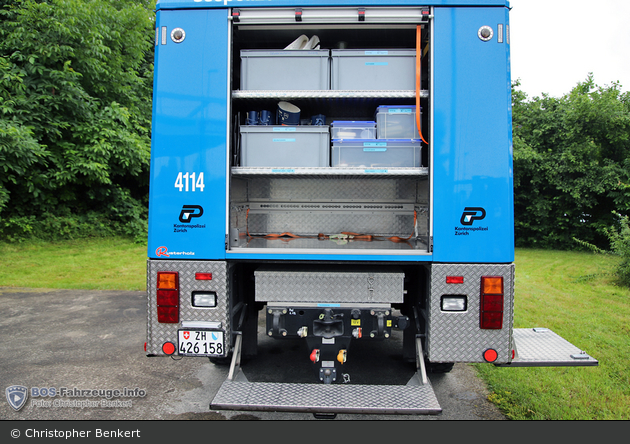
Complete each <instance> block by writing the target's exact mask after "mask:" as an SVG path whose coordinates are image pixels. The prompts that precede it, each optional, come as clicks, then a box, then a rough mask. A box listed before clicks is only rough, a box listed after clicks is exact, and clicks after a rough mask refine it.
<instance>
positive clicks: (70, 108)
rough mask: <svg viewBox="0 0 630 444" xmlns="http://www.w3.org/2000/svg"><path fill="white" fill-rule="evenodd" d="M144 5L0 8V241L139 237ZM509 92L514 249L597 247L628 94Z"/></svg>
mask: <svg viewBox="0 0 630 444" xmlns="http://www.w3.org/2000/svg"><path fill="white" fill-rule="evenodd" d="M154 4H155V3H154V0H143V1H138V0H135V1H134V0H47V1H45V0H13V1H11V0H0V239H4V240H20V239H25V238H31V237H36V238H37V237H39V238H44V239H58V238H71V237H81V236H99V235H111V234H119V235H120V234H122V235H130V236H134V237H137V238H138V239H143V238H144V237H145V235H146V225H147V204H148V202H147V201H148V172H149V155H150V139H151V93H152V77H153V48H154V41H153V39H154V38H155V31H154V11H153V8H154ZM519 86H520V84H519V82H518V81H516V82H514V84H513V89H512V98H513V100H512V113H513V142H514V143H513V153H514V188H515V220H516V225H515V232H516V239H515V240H516V245H517V246H522V247H536V248H553V249H578V248H584V246H592V247H594V248H599V249H604V250H609V249H610V248H612V247H614V245H615V237H614V236H615V233H617V234H619V233H621V232H623V227H624V223H625V226H626V227H627V223H628V220H627V216H628V214H630V95H629V94H628V93H624V92H622V87H621V85H619V84H618V83H612V84H611V85H606V86H600V85H597V84H596V83H595V81H594V78H593V76H592V75H589V76H588V77H587V78H586V80H585V81H584V82H581V83H579V84H578V85H577V86H575V87H574V88H573V89H572V90H571V91H570V92H568V93H567V94H565V95H563V96H562V97H551V96H549V95H545V94H543V95H542V96H541V97H534V98H529V97H527V95H526V94H525V93H524V92H522V91H521V90H519Z"/></svg>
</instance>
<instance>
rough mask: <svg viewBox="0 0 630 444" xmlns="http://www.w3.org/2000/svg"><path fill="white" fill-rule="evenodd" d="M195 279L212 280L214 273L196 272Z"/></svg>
mask: <svg viewBox="0 0 630 444" xmlns="http://www.w3.org/2000/svg"><path fill="white" fill-rule="evenodd" d="M195 279H197V280H198V281H211V280H212V273H195Z"/></svg>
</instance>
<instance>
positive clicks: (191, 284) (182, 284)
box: [147, 260, 232, 355]
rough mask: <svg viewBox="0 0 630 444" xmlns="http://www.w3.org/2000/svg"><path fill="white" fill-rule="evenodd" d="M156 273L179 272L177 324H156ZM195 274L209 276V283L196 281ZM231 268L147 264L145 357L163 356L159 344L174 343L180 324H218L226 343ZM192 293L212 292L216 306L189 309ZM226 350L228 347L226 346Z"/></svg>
mask: <svg viewBox="0 0 630 444" xmlns="http://www.w3.org/2000/svg"><path fill="white" fill-rule="evenodd" d="M158 271H176V272H178V273H179V288H180V291H179V293H180V298H179V306H180V312H179V319H180V322H179V323H177V324H161V323H159V322H158V321H157V301H156V292H157V283H156V280H157V273H158ZM195 273H212V280H210V281H198V280H196V279H195ZM231 273H232V266H231V265H229V264H228V263H227V262H223V261H219V262H214V261H180V260H178V261H174V260H148V261H147V276H148V283H147V354H151V355H164V353H163V352H162V344H164V342H167V341H170V342H173V343H174V344H177V330H178V329H179V328H181V325H182V321H212V322H221V325H222V327H223V328H222V329H223V330H224V331H225V332H226V336H225V337H226V341H228V340H229V338H231V325H230V316H229V307H230V305H229V303H230V301H229V295H230V291H231ZM193 291H214V292H216V294H217V306H216V307H214V308H196V307H193V306H192V292H193ZM226 349H227V350H226V351H229V350H230V344H229V343H226Z"/></svg>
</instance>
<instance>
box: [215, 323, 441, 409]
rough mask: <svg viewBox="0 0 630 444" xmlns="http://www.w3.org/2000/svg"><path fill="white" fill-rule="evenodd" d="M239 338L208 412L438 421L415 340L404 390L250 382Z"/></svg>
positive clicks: (396, 388) (420, 351)
mask: <svg viewBox="0 0 630 444" xmlns="http://www.w3.org/2000/svg"><path fill="white" fill-rule="evenodd" d="M241 345H242V336H241V335H240V334H239V335H238V336H237V337H236V344H235V348H234V354H233V356H232V363H231V365H230V371H229V373H228V377H227V379H226V380H225V382H223V384H222V385H221V387H220V388H219V391H218V392H217V394H216V396H215V397H214V399H213V400H212V402H211V403H210V409H212V410H240V411H277V412H308V413H313V414H314V415H317V414H322V415H326V414H333V415H335V414H337V413H376V414H395V415H439V414H441V413H442V408H441V407H440V404H439V403H438V400H437V398H436V396H435V393H434V391H433V387H431V382H430V381H429V378H428V377H427V374H426V369H425V366H424V359H420V357H421V356H423V354H422V343H421V340H420V339H419V338H417V339H416V368H417V370H416V373H415V374H413V376H412V377H411V378H410V379H409V381H408V382H407V384H406V385H402V384H399V385H391V384H390V385H385V384H383V385H380V384H379V385H376V384H344V383H337V384H320V383H318V384H310V383H307V384H304V383H295V382H250V381H248V380H247V377H246V376H245V374H244V373H243V370H242V368H241V365H240V364H241Z"/></svg>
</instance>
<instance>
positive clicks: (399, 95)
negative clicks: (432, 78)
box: [232, 90, 429, 100]
mask: <svg viewBox="0 0 630 444" xmlns="http://www.w3.org/2000/svg"><path fill="white" fill-rule="evenodd" d="M415 97H416V92H415V91H414V90H398V91H391V90H387V91H353V90H305V91H285V90H279V91H275V90H235V91H232V99H277V100H289V99H293V100H295V99H413V98H415ZM420 97H421V98H423V99H426V98H428V97H429V91H427V90H422V91H420Z"/></svg>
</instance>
